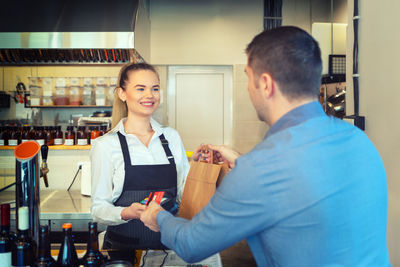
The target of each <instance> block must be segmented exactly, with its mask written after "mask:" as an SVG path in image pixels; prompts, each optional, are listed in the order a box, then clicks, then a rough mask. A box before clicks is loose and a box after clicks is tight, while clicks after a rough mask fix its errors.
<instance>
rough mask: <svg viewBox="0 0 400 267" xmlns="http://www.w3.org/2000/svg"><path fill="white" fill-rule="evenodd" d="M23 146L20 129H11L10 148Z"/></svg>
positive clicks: (14, 127)
mask: <svg viewBox="0 0 400 267" xmlns="http://www.w3.org/2000/svg"><path fill="white" fill-rule="evenodd" d="M19 144H21V132H20V131H19V130H18V127H16V126H13V127H11V131H10V138H9V139H8V145H9V146H17V145H19Z"/></svg>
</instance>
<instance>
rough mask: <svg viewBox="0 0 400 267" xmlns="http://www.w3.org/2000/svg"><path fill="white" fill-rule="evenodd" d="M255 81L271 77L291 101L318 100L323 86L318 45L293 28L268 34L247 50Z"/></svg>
mask: <svg viewBox="0 0 400 267" xmlns="http://www.w3.org/2000/svg"><path fill="white" fill-rule="evenodd" d="M246 53H247V56H248V65H249V66H250V67H251V68H252V69H253V71H254V73H255V75H256V77H257V76H259V75H261V74H262V73H265V72H267V73H269V74H270V75H271V76H272V78H273V79H274V80H275V81H276V82H277V83H278V84H279V87H280V89H281V92H282V94H283V95H285V96H286V97H287V98H288V99H296V98H302V97H316V96H317V95H318V94H319V89H320V86H321V72H322V61H321V51H320V49H319V46H318V43H317V42H316V41H315V40H314V38H313V37H312V36H311V35H309V34H308V33H307V32H305V31H303V30H302V29H299V28H297V27H293V26H285V27H279V28H275V29H272V30H267V31H264V32H262V33H260V34H259V35H257V36H256V37H254V39H253V40H252V41H251V43H250V44H249V45H248V46H247V48H246Z"/></svg>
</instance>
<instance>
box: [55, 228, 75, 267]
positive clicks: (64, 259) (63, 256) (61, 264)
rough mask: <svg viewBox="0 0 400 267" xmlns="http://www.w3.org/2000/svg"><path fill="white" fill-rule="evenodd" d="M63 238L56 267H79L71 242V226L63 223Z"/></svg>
mask: <svg viewBox="0 0 400 267" xmlns="http://www.w3.org/2000/svg"><path fill="white" fill-rule="evenodd" d="M62 228H63V231H64V238H63V241H62V244H61V247H60V251H59V253H58V257H57V263H56V266H58V267H77V266H79V262H78V256H77V255H76V249H75V246H74V242H73V240H72V224H71V223H64V224H63V226H62Z"/></svg>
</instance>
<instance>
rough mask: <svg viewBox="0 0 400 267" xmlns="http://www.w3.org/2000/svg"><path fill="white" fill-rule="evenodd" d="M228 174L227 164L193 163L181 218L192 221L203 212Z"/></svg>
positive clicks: (181, 209)
mask: <svg viewBox="0 0 400 267" xmlns="http://www.w3.org/2000/svg"><path fill="white" fill-rule="evenodd" d="M228 172H229V168H228V166H227V165H226V164H210V163H205V162H199V161H192V162H191V163H190V170H189V174H188V176H187V179H186V184H185V189H184V190H183V195H182V201H181V207H180V209H179V217H182V218H185V219H189V220H190V219H192V218H193V216H194V215H196V214H197V213H198V212H199V211H201V209H202V208H203V207H204V206H206V205H207V204H208V201H209V200H210V199H211V197H212V196H213V194H214V192H215V189H216V187H217V186H218V185H219V184H220V183H221V181H222V179H223V177H224V176H225V175H226V174H227V173H228Z"/></svg>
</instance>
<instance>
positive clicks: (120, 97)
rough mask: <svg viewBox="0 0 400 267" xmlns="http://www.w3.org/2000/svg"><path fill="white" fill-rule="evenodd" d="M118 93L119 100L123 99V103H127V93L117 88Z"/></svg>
mask: <svg viewBox="0 0 400 267" xmlns="http://www.w3.org/2000/svg"><path fill="white" fill-rule="evenodd" d="M117 92H118V97H119V99H121V101H122V102H125V101H126V93H125V90H124V89H122V88H121V87H118V88H117Z"/></svg>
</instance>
